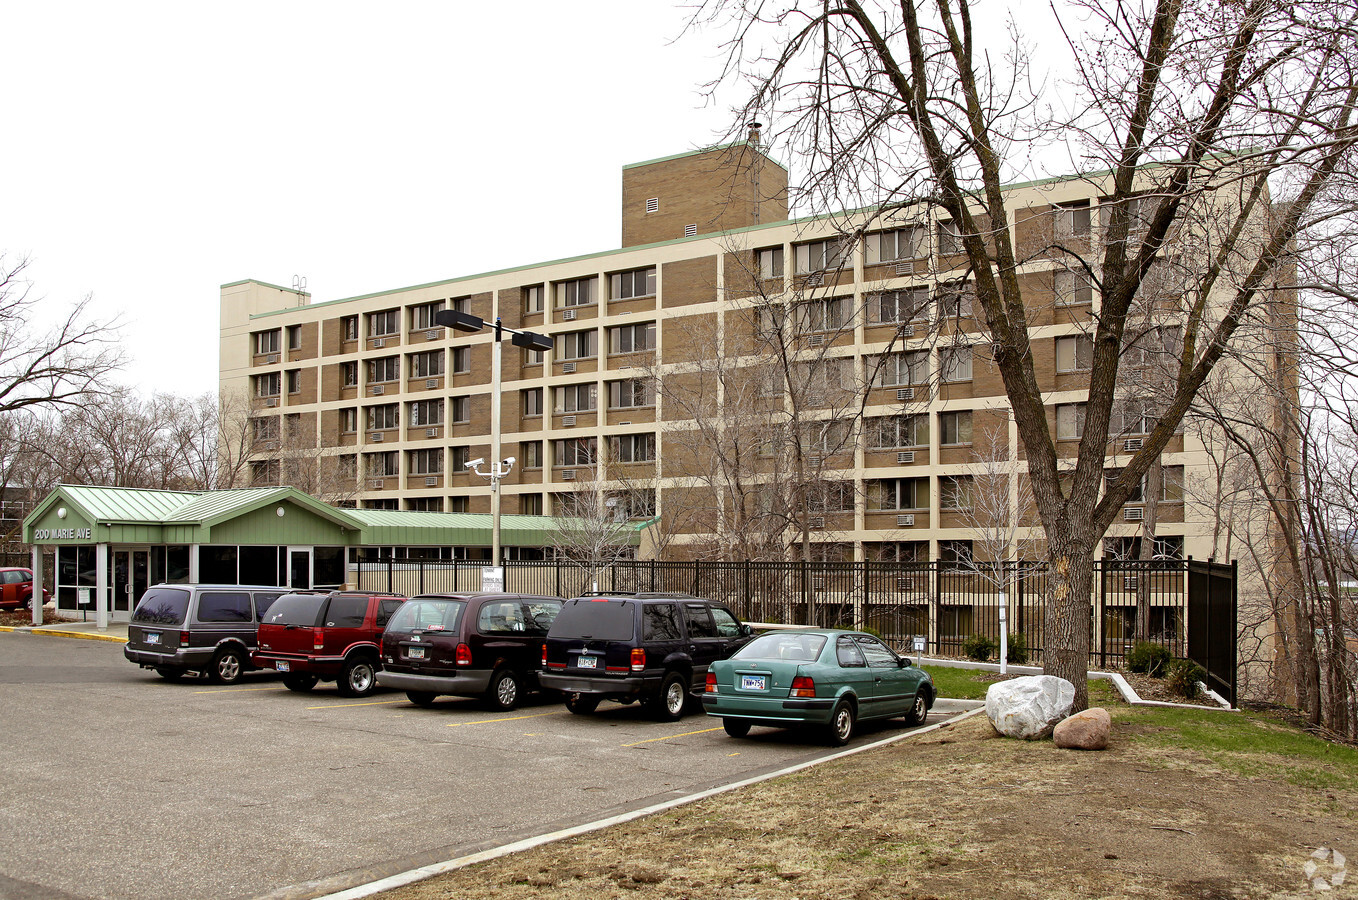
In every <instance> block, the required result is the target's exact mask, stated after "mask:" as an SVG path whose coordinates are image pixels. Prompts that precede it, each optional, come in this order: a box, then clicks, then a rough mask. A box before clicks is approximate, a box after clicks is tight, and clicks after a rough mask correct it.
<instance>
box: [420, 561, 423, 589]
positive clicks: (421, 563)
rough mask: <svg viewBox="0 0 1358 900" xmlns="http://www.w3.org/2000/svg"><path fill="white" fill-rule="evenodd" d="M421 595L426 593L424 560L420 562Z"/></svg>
mask: <svg viewBox="0 0 1358 900" xmlns="http://www.w3.org/2000/svg"><path fill="white" fill-rule="evenodd" d="M420 593H421V594H423V593H424V560H420Z"/></svg>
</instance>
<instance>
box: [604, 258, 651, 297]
mask: <svg viewBox="0 0 1358 900" xmlns="http://www.w3.org/2000/svg"><path fill="white" fill-rule="evenodd" d="M609 280H610V281H611V282H612V293H613V299H614V300H630V299H631V298H633V297H650V296H652V295H654V294H655V266H651V267H650V268H648V269H636V270H634V271H631V272H615V273H614V274H612V275H610V276H609Z"/></svg>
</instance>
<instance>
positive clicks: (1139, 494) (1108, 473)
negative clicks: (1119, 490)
mask: <svg viewBox="0 0 1358 900" xmlns="http://www.w3.org/2000/svg"><path fill="white" fill-rule="evenodd" d="M1121 477H1122V470H1121V469H1104V470H1103V491H1104V493H1105V494H1106V493H1108V491H1109V489H1110V488H1112V486H1113V484H1114V483H1115V482H1116V481H1117V480H1118V479H1119V478H1121ZM1145 500H1146V476H1144V475H1142V476H1141V480H1140V481H1139V482H1137V483H1136V484H1135V485H1133V486H1132V492H1131V493H1130V494H1128V495H1127V501H1126V502H1128V503H1144V502H1145Z"/></svg>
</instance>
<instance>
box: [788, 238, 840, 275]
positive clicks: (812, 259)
mask: <svg viewBox="0 0 1358 900" xmlns="http://www.w3.org/2000/svg"><path fill="white" fill-rule="evenodd" d="M852 246H853V244H852V242H851V241H849V240H848V239H846V238H830V239H828V240H824V241H809V242H807V243H805V244H798V245H796V247H795V248H794V250H795V252H796V254H797V271H798V272H801V273H803V274H804V273H806V272H825V271H828V270H831V269H838V268H840V267H841V266H843V265H844V264H845V262H846V261H848V258H849V250H850V248H851V247H852Z"/></svg>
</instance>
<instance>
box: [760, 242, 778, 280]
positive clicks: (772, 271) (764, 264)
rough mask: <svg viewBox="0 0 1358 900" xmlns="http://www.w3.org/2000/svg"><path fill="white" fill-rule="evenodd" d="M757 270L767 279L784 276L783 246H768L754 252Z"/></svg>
mask: <svg viewBox="0 0 1358 900" xmlns="http://www.w3.org/2000/svg"><path fill="white" fill-rule="evenodd" d="M754 262H755V270H756V271H757V272H758V273H759V277H760V278H762V279H764V280H765V281H767V280H769V279H771V278H782V277H783V248H782V247H766V248H764V249H763V250H756V251H755V252H754Z"/></svg>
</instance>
